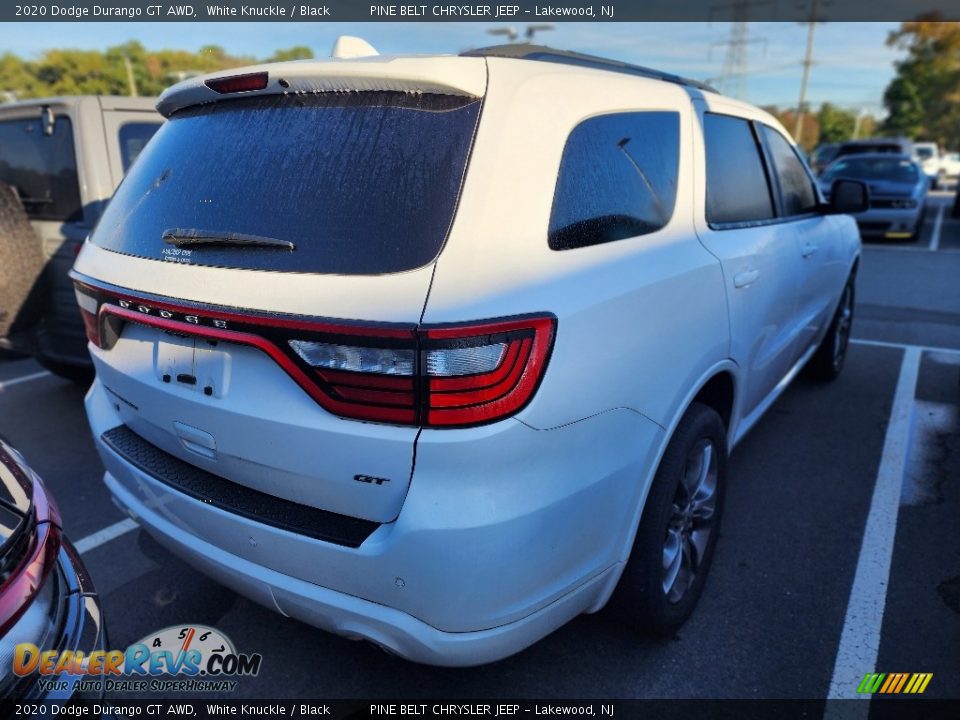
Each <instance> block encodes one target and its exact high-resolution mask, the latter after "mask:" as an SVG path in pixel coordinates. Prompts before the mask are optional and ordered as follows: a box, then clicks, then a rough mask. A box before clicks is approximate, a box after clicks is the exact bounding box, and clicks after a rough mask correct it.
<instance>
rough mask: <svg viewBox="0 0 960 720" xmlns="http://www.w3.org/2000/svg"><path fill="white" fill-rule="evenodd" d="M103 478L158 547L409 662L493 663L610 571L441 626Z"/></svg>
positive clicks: (576, 603) (556, 618) (591, 592)
mask: <svg viewBox="0 0 960 720" xmlns="http://www.w3.org/2000/svg"><path fill="white" fill-rule="evenodd" d="M104 480H105V482H106V484H107V487H108V488H109V489H110V491H111V492H112V493H113V496H114V499H115V500H116V501H117V503H118V505H120V507H121V508H124V509H126V510H127V512H129V513H130V514H131V516H133V517H134V518H135V519H136V520H137V522H138V523H139V524H140V526H141V527H142V528H143V529H145V530H146V531H147V532H149V533H150V534H151V535H152V536H153V537H154V538H155V539H156V540H157V541H159V542H160V544H162V545H163V546H164V547H166V548H167V549H168V550H170V551H171V552H172V553H173V554H175V555H177V556H178V557H180V558H182V559H183V560H185V561H186V562H188V563H189V564H190V565H192V566H193V567H195V568H196V569H197V570H199V571H200V572H202V573H204V574H205V575H208V576H210V577H212V578H214V579H215V580H216V581H217V582H219V583H222V584H223V585H225V586H227V587H229V588H231V589H233V590H234V591H236V592H237V593H239V594H241V595H244V596H246V597H248V598H250V599H251V600H254V601H256V602H258V603H260V604H261V605H264V606H266V607H268V608H270V609H271V610H274V611H277V612H280V613H281V614H283V615H285V616H286V617H292V618H295V619H297V620H300V621H302V622H305V623H308V624H310V625H313V626H315V627H319V628H321V629H323V630H327V631H328V632H333V633H336V634H338V635H343V636H345V637H348V638H350V639H357V640H360V639H365V640H369V641H371V642H374V643H376V644H377V645H379V646H381V647H383V648H385V649H387V650H389V651H391V652H393V653H396V654H397V655H400V656H402V657H404V658H407V659H409V660H414V661H416V662H422V663H428V664H431V665H448V666H468V665H478V664H482V663H488V662H493V661H495V660H499V659H501V658H504V657H507V656H508V655H512V654H513V653H516V652H518V651H519V650H522V649H523V648H525V647H527V646H528V645H531V644H532V643H534V642H536V641H537V640H539V639H540V638H542V637H543V636H544V635H546V634H547V633H549V632H550V631H551V630H554V629H555V628H557V627H559V626H561V625H563V624H564V623H566V622H567V621H569V620H570V619H572V618H574V617H575V616H577V615H578V614H580V613H581V612H583V610H584V608H585V607H587V606H589V605H590V603H591V601H592V600H593V599H595V598H596V597H597V595H598V593H599V592H600V590H602V588H603V587H604V585H605V583H606V582H607V581H608V580H609V578H610V577H611V576H612V575H613V574H614V571H615V568H609V569H608V570H607V571H606V572H604V573H601V574H600V575H597V576H596V577H594V578H592V579H591V580H590V581H588V582H586V583H584V584H583V585H582V586H580V587H578V588H576V589H575V590H573V591H572V592H570V593H568V594H567V595H565V596H564V597H562V598H560V599H559V600H557V601H556V602H554V603H551V604H550V605H548V606H547V607H544V608H542V609H540V610H539V611H537V612H534V613H532V614H531V615H528V616H527V617H525V618H523V619H521V620H518V621H516V622H513V623H509V624H507V625H502V626H500V627H496V628H491V629H489V630H481V631H476V632H462V633H456V632H443V631H441V630H438V629H437V628H435V627H432V626H431V625H429V624H427V623H425V622H423V621H422V620H418V619H417V618H415V617H412V616H411V615H408V614H407V613H404V612H401V611H399V610H396V609H394V608H390V607H386V606H384V605H379V604H377V603H373V602H370V601H368V600H364V599H362V598H358V597H354V596H352V595H348V594H346V593H342V592H337V591H335V590H330V589H329V588H324V587H320V586H319V585H314V584H313V583H309V582H306V581H304V580H299V579H297V578H295V577H291V576H289V575H284V574H282V573H278V572H276V571H275V570H271V569H269V568H267V567H264V566H262V565H257V564H256V563H253V562H251V561H249V560H246V559H244V558H241V557H238V556H236V555H232V554H231V553H228V552H225V551H224V550H223V549H221V548H219V547H216V546H214V545H212V544H210V543H207V542H204V541H203V540H200V539H198V538H197V537H196V536H194V535H189V534H186V533H184V532H183V531H182V530H181V529H180V528H178V527H177V526H176V525H174V524H173V523H172V522H170V521H168V520H166V519H164V518H163V516H162V515H161V514H160V513H157V512H154V511H152V510H151V509H150V508H148V507H146V506H145V505H144V504H142V503H139V502H138V501H137V500H136V498H135V497H134V496H133V495H132V494H131V493H129V492H128V491H127V490H126V489H125V488H124V487H123V485H122V484H121V483H120V482H119V481H117V479H116V478H114V477H113V476H112V475H110V474H109V473H107V474H106V476H105V477H104Z"/></svg>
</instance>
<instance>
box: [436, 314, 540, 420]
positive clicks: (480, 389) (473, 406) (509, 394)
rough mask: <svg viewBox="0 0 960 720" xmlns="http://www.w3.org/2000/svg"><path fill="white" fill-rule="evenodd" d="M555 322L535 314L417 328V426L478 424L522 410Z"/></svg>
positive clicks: (537, 377)
mask: <svg viewBox="0 0 960 720" xmlns="http://www.w3.org/2000/svg"><path fill="white" fill-rule="evenodd" d="M555 323H556V321H555V320H554V319H553V318H552V317H545V316H540V317H532V318H521V319H516V320H502V321H494V322H490V323H484V324H480V325H465V326H458V327H445V328H444V327H439V328H425V329H423V330H422V331H421V336H422V338H423V340H422V347H423V352H424V354H425V357H426V362H425V365H426V370H427V372H426V374H425V378H424V379H425V388H424V392H425V395H426V397H425V403H424V405H425V412H426V417H424V423H423V424H424V425H429V426H435V427H437V426H451V425H478V424H481V423H488V422H493V421H495V420H500V419H501V418H505V417H508V416H510V415H513V414H514V413H516V412H517V411H519V410H520V409H521V408H523V407H524V406H525V405H526V404H527V403H528V402H529V401H530V398H532V397H533V393H534V392H535V391H536V389H537V386H538V385H539V384H540V379H541V378H542V377H543V372H544V370H545V369H546V366H547V360H548V358H549V356H550V349H551V347H552V345H553V333H554V325H555ZM494 360H495V361H494Z"/></svg>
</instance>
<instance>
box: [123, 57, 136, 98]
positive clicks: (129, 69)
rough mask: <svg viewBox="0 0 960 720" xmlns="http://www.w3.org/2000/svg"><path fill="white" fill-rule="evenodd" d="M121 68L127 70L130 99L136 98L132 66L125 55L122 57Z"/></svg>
mask: <svg viewBox="0 0 960 720" xmlns="http://www.w3.org/2000/svg"><path fill="white" fill-rule="evenodd" d="M123 66H124V67H125V68H126V69H127V87H128V89H129V90H130V97H137V80H136V78H134V77H133V64H132V63H131V62H130V56H129V55H127V54H126V53H124V55H123Z"/></svg>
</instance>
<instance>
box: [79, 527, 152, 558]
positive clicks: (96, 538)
mask: <svg viewBox="0 0 960 720" xmlns="http://www.w3.org/2000/svg"><path fill="white" fill-rule="evenodd" d="M138 527H139V526H138V525H137V524H136V523H135V522H134V521H133V520H131V519H130V518H127V519H125V520H121V521H120V522H115V523H114V524H113V525H108V526H107V527H105V528H104V529H103V530H97V532H95V533H92V534H90V535H87V536H86V537H85V538H81V539H80V540H77V542H75V543H74V544H73V546H74V547H75V548H76V549H77V552H78V553H80V554H81V555H82V554H83V553H86V552H89V551H91V550H93V549H94V548H96V547H100V546H101V545H103V544H104V543H108V542H110V541H111V540H113V539H115V538H118V537H120V536H121V535H125V534H127V533H128V532H130V531H131V530H136V529H137V528H138Z"/></svg>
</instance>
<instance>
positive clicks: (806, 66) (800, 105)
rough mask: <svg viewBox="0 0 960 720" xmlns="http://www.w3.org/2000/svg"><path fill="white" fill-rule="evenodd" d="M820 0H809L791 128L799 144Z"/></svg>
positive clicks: (818, 20)
mask: <svg viewBox="0 0 960 720" xmlns="http://www.w3.org/2000/svg"><path fill="white" fill-rule="evenodd" d="M819 2H820V0H811V3H810V17H809V19H808V20H807V23H806V25H807V52H806V53H805V54H804V56H803V77H802V78H801V79H800V100H799V101H798V102H797V124H796V127H795V128H794V130H793V139H794V141H795V142H796V143H797V145H799V144H800V139H801V138H802V137H803V114H804V105H806V102H807V81H808V80H809V79H810V66H811V65H813V39H814V35H815V34H816V32H817V23H818V22H822V21H821V20H820V19H819V18H818V17H817V6H818V5H819Z"/></svg>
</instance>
